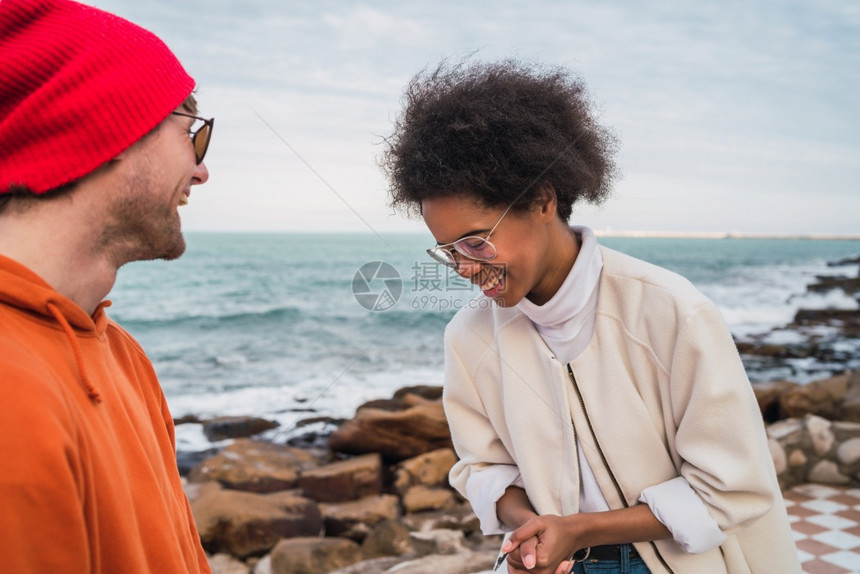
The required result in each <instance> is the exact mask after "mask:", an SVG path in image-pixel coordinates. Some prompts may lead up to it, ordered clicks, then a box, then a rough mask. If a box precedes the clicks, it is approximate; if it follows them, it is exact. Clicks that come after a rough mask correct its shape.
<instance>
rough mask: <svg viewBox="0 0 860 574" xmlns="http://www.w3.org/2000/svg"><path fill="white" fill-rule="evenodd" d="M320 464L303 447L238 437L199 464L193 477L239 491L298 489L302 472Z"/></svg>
mask: <svg viewBox="0 0 860 574" xmlns="http://www.w3.org/2000/svg"><path fill="white" fill-rule="evenodd" d="M316 465H317V463H316V460H315V459H314V457H313V456H312V455H311V454H310V453H308V452H307V451H304V450H302V449H298V448H293V447H287V446H280V445H276V444H272V443H268V442H263V441H258V440H250V439H238V440H236V441H235V442H234V443H233V444H231V445H230V446H228V447H226V448H224V449H223V450H222V451H221V452H219V453H218V454H216V455H215V456H213V457H211V458H208V459H206V460H204V461H203V462H201V463H200V464H198V465H197V466H196V467H195V468H194V469H193V470H192V471H191V474H190V475H189V478H190V479H191V480H192V481H194V482H204V481H207V480H217V481H218V482H220V483H221V484H223V485H224V486H226V487H228V488H232V489H235V490H246V491H249V492H276V491H279V490H287V489H289V488H294V487H295V486H296V485H297V484H298V482H299V473H300V472H301V471H303V470H308V469H311V468H314V467H315V466H316Z"/></svg>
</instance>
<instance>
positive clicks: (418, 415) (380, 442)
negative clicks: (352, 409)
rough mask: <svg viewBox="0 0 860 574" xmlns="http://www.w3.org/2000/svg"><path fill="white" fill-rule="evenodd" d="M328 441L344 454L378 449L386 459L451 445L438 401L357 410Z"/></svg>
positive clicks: (400, 457) (409, 455)
mask: <svg viewBox="0 0 860 574" xmlns="http://www.w3.org/2000/svg"><path fill="white" fill-rule="evenodd" d="M328 444H329V447H330V448H331V449H332V450H335V451H337V452H343V453H348V454H363V453H368V452H378V453H380V454H382V456H383V457H384V458H385V459H386V460H390V461H400V460H404V459H407V458H411V457H414V456H418V455H420V454H423V453H426V452H430V451H432V450H436V449H439V448H451V447H452V444H451V435H450V432H449V431H448V422H447V420H446V419H445V413H444V411H443V409H442V404H441V403H440V402H423V403H421V404H416V405H414V406H411V407H409V408H407V409H406V410H403V411H399V412H389V411H384V410H381V409H373V408H366V409H361V410H359V411H358V412H357V413H356V416H355V418H353V419H350V420H348V421H346V422H345V423H344V424H343V425H341V427H340V428H339V429H337V430H336V431H335V432H333V433H332V434H331V435H330V436H329V439H328Z"/></svg>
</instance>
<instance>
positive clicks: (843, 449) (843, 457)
mask: <svg viewBox="0 0 860 574" xmlns="http://www.w3.org/2000/svg"><path fill="white" fill-rule="evenodd" d="M836 457H837V458H838V459H839V462H841V463H842V464H846V465H852V464H854V463H856V462H858V461H860V438H852V439H850V440H847V441H845V442H844V443H842V444H841V445H839V448H838V449H837V451H836Z"/></svg>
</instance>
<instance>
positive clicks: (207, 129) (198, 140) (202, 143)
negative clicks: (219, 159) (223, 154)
mask: <svg viewBox="0 0 860 574" xmlns="http://www.w3.org/2000/svg"><path fill="white" fill-rule="evenodd" d="M211 137H212V126H210V125H209V124H203V126H202V127H201V128H200V129H199V130H197V132H196V133H195V134H194V154H195V155H196V156H197V164H198V165H199V164H200V163H201V162H202V161H203V158H204V157H205V156H206V150H207V149H208V148H209V139H210V138H211Z"/></svg>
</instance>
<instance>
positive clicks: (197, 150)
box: [173, 112, 215, 165]
mask: <svg viewBox="0 0 860 574" xmlns="http://www.w3.org/2000/svg"><path fill="white" fill-rule="evenodd" d="M173 115H175V116H183V117H186V118H194V119H195V120H200V121H201V122H203V125H202V126H200V127H199V128H197V129H196V130H188V134H189V135H190V136H191V143H192V144H193V145H194V155H195V156H196V157H197V165H200V164H201V163H202V162H203V157H204V156H205V155H206V150H207V149H209V140H211V139H212V126H213V125H214V124H215V118H209V119H208V120H207V119H205V118H201V117H200V116H192V115H191V114H184V113H182V112H173Z"/></svg>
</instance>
